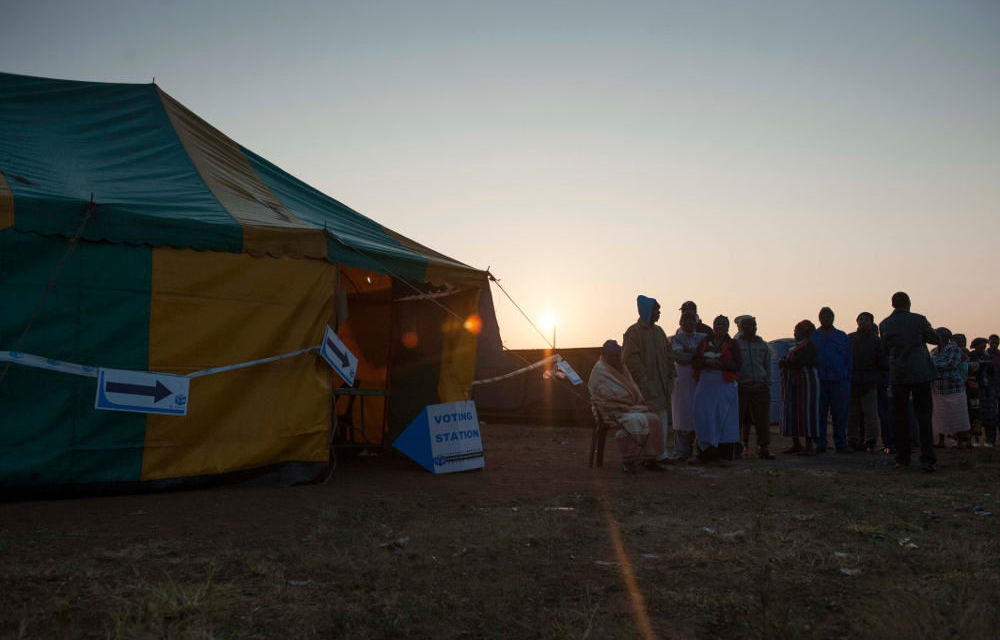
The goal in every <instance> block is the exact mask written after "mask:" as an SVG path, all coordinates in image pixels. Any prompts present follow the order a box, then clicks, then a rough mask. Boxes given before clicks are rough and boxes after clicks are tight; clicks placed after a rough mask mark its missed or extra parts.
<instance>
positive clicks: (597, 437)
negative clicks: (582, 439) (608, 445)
mask: <svg viewBox="0 0 1000 640" xmlns="http://www.w3.org/2000/svg"><path fill="white" fill-rule="evenodd" d="M590 411H591V413H593V415H594V429H593V431H591V434H590V467H591V468H593V466H594V463H595V462H596V463H597V466H598V467H603V466H604V443H605V441H606V440H607V436H608V431H610V430H617V429H618V425H617V424H616V423H615V422H614V421H609V420H607V419H605V417H604V416H603V415H602V414H601V412H600V410H598V408H597V407H596V406H594V405H590Z"/></svg>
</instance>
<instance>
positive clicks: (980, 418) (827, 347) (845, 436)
mask: <svg viewBox="0 0 1000 640" xmlns="http://www.w3.org/2000/svg"><path fill="white" fill-rule="evenodd" d="M891 303H892V309H893V310H892V313H891V314H890V315H889V316H887V317H886V318H885V319H883V320H882V322H881V323H880V324H878V325H876V324H875V316H874V315H873V314H872V313H870V312H867V311H866V312H862V313H860V314H858V316H857V318H856V323H857V330H856V331H853V332H852V333H850V334H847V333H845V332H844V331H842V330H840V329H838V328H837V327H836V326H835V325H834V321H835V315H834V312H833V310H832V309H830V308H829V307H823V308H822V309H820V311H819V316H818V320H819V327H816V326H815V325H814V324H813V323H812V322H811V321H809V320H802V321H800V322H798V323H797V324H796V325H795V327H794V330H793V335H794V344H793V345H791V346H790V348H789V349H788V351H787V353H785V354H784V356H783V357H782V358H781V359H780V360H778V362H777V365H778V371H779V376H780V394H781V397H780V408H781V409H780V420H779V430H780V433H781V435H782V436H785V437H787V438H790V439H791V446H790V447H788V448H787V449H785V450H784V452H783V453H784V454H788V455H804V456H810V455H820V454H823V453H825V452H826V451H827V449H828V447H829V446H830V441H829V440H828V431H829V430H830V427H832V446H833V450H834V451H835V452H836V453H838V454H849V453H854V452H862V451H867V452H875V451H882V452H884V453H887V454H891V455H893V456H894V465H895V466H896V467H897V468H901V467H906V466H909V465H910V463H911V456H912V451H913V448H914V446H918V447H919V452H920V453H919V462H920V465H921V467H922V468H923V469H924V470H925V471H934V470H935V468H936V467H935V465H936V464H937V456H936V454H935V451H934V450H935V448H940V447H945V446H948V443H949V441H954V443H955V444H954V446H957V447H973V446H986V447H993V446H995V445H996V438H997V424H998V422H1000V407H998V402H997V399H998V396H1000V352H998V346H1000V338H998V336H996V335H991V336H990V337H989V339H986V338H976V339H974V340H973V341H972V343H971V350H970V349H967V348H966V338H965V336H964V335H962V334H953V333H952V332H951V331H950V330H949V329H947V328H945V327H939V328H937V329H934V328H932V327H931V324H930V323H929V322H928V320H927V318H926V317H924V316H923V315H920V314H918V313H914V312H912V311H911V310H910V298H909V296H908V295H907V294H906V293H904V292H897V293H896V294H894V295H893V296H892V300H891ZM637 308H638V312H639V318H638V320H637V321H636V323H635V324H633V325H632V326H630V327H629V328H628V329H627V330H626V331H625V334H624V337H623V341H622V344H621V345H619V344H618V343H617V342H616V341H615V340H608V341H607V342H605V344H604V346H603V347H602V350H601V360H600V361H599V362H598V363H597V365H596V366H595V367H594V369H593V371H592V372H591V376H590V382H589V385H588V386H589V388H590V393H591V399H592V402H593V404H594V406H595V408H596V409H597V410H598V411H599V412H600V414H601V415H603V416H604V419H606V420H610V421H613V422H614V423H615V424H616V425H617V426H618V427H619V429H618V430H617V432H616V434H615V437H616V440H617V442H618V444H619V448H620V449H621V451H622V455H623V460H624V463H625V467H626V469H630V470H631V469H635V468H638V467H639V466H646V467H649V468H662V467H663V465H666V464H671V463H677V462H685V461H688V460H690V459H692V458H697V460H698V461H700V462H713V463H716V464H720V465H726V464H728V463H729V461H731V460H734V459H738V458H741V457H749V456H750V453H751V449H750V444H751V430H752V432H753V435H754V437H755V447H754V450H755V453H756V457H757V458H759V459H763V460H772V459H774V455H773V453H772V452H771V431H770V405H771V393H772V392H771V389H772V359H773V357H774V352H773V349H772V347H771V345H769V344H768V343H767V342H766V341H765V340H764V339H763V338H762V337H760V336H759V335H757V321H756V318H754V317H753V316H749V315H743V316H738V317H737V318H736V319H735V323H736V333H735V335H733V336H730V323H729V319H728V318H727V317H726V316H722V315H720V316H717V317H716V318H715V319H714V321H713V322H712V326H710V327H709V326H708V325H705V324H703V323H702V322H701V319H700V318H699V316H698V307H697V305H696V304H695V303H694V302H693V301H688V302H685V303H684V304H683V305H681V307H680V318H679V322H678V328H677V330H676V331H675V332H674V334H673V335H672V336H669V337H668V336H667V333H666V332H665V331H664V330H663V328H662V327H661V326H660V325H659V319H660V314H661V307H660V304H659V303H658V302H657V301H656V299H655V298H651V297H647V296H641V295H640V296H638V298H637ZM928 345H931V346H933V349H932V350H928ZM751 428H752V429H751ZM880 439H881V447H880V446H879V440H880Z"/></svg>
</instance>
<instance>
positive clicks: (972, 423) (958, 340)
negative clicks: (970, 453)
mask: <svg viewBox="0 0 1000 640" xmlns="http://www.w3.org/2000/svg"><path fill="white" fill-rule="evenodd" d="M951 340H952V342H954V343H955V345H956V346H957V347H958V350H959V351H961V352H962V388H964V389H965V406H966V409H967V410H968V412H969V446H972V441H973V439H977V440H978V437H979V434H978V433H977V431H976V428H977V423H976V408H977V407H978V406H979V396H978V395H977V394H976V390H974V389H973V388H972V386H973V385H974V384H975V383H974V380H973V379H974V378H975V376H976V372H975V371H974V370H973V366H972V360H971V356H972V352H971V351H969V350H968V349H967V348H966V347H967V346H968V344H969V340H968V338H966V337H965V334H964V333H955V334H952V336H951ZM932 422H933V420H932Z"/></svg>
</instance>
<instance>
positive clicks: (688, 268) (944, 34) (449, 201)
mask: <svg viewBox="0 0 1000 640" xmlns="http://www.w3.org/2000/svg"><path fill="white" fill-rule="evenodd" d="M0 70H2V71H7V72H12V73H22V74H30V75H41V76H48V77H56V78H67V79H76V80H93V81H107V82H137V83H145V82H150V81H152V79H153V77H154V76H155V78H156V82H157V84H158V85H160V87H161V88H162V89H163V90H164V91H166V92H167V93H169V94H170V95H172V96H173V97H174V98H176V99H178V100H179V101H181V102H182V103H184V104H185V105H186V106H187V107H188V108H190V109H192V110H193V111H195V112H196V113H198V114H199V115H200V116H201V117H203V118H205V119H206V120H208V121H209V122H210V123H212V124H213V125H215V126H216V127H218V128H219V129H221V130H222V131H223V132H225V133H226V134H227V135H229V136H230V137H232V138H233V139H235V140H236V141H237V142H239V143H240V144H242V145H243V146H245V147H247V148H249V149H251V150H253V151H254V152H256V153H258V154H260V155H262V156H264V157H266V158H267V159H269V160H270V161H272V162H274V163H275V164H277V165H279V166H280V167H281V168H283V169H285V170H286V171H289V172H291V173H293V174H295V175H296V176H297V177H299V178H301V179H303V180H305V181H306V182H308V183H310V184H312V185H313V186H315V187H317V188H318V189H320V190H322V191H324V192H325V193H327V194H329V195H331V196H333V197H335V198H337V199H338V200H340V201H342V202H344V203H345V204H347V205H349V206H351V207H353V208H355V209H357V210H358V211H360V212H362V213H364V214H365V215H367V216H369V217H371V218H374V219H375V220H377V221H379V222H380V223H382V224H384V225H386V226H388V227H390V228H392V229H395V230H397V231H399V232H401V233H403V234H404V235H407V236H409V237H411V238H413V239H415V240H417V241H419V242H422V243H424V244H427V245H430V246H431V247H433V248H435V249H437V250H439V251H441V252H443V253H446V254H448V255H451V256H453V257H455V258H457V259H459V260H462V261H463V262H466V263H468V264H470V265H473V266H476V267H480V268H484V269H485V268H486V267H489V268H490V270H491V271H492V272H493V273H494V274H495V275H496V276H497V277H498V278H501V279H502V284H503V285H504V287H505V288H506V289H507V290H508V291H509V292H510V293H511V294H512V295H513V296H514V297H515V299H516V300H517V301H518V302H519V303H520V304H521V306H522V307H523V308H524V309H525V310H526V311H527V312H528V313H529V314H530V315H532V316H533V318H534V319H536V320H540V319H541V318H542V316H543V315H545V314H546V313H550V314H553V315H554V316H555V318H556V322H557V324H558V344H559V345H560V346H563V347H577V346H594V345H599V344H600V343H601V342H603V341H604V340H605V339H607V338H617V339H619V340H620V339H621V334H622V332H623V331H624V330H625V328H626V327H627V326H628V325H629V324H630V323H632V322H634V320H635V317H636V311H635V296H636V294H639V293H642V294H645V295H648V296H652V297H656V298H657V299H659V300H660V301H661V303H662V305H663V308H664V318H663V321H662V323H663V325H664V326H665V327H666V328H667V329H668V331H670V332H672V331H673V329H674V327H675V326H676V316H677V312H676V309H677V308H678V307H679V306H680V303H681V302H683V301H684V300H688V299H693V300H695V301H697V302H698V305H699V311H700V312H701V315H702V317H703V319H704V320H706V321H707V322H709V323H710V322H711V319H712V317H714V316H715V315H716V314H719V313H724V314H726V315H728V316H729V317H730V318H733V317H734V316H736V315H739V314H743V313H749V314H753V315H756V316H757V318H758V323H759V326H760V333H761V335H763V336H764V337H765V338H768V339H772V338H778V337H785V336H790V335H791V329H792V326H793V325H794V324H795V322H797V321H798V320H801V319H802V318H806V317H808V318H811V319H813V320H814V321H815V318H816V312H817V311H818V309H819V308H820V307H821V306H823V305H829V306H831V307H833V309H834V310H835V311H836V312H837V325H838V326H840V327H841V328H844V329H846V330H851V328H852V327H853V326H854V317H855V316H856V315H857V313H858V312H860V311H863V310H867V311H872V312H873V313H874V314H875V316H876V318H877V319H881V318H882V317H884V316H885V315H886V314H887V313H888V312H889V310H890V308H889V297H890V296H891V294H892V293H893V292H894V291H896V290H900V289H902V290H905V291H908V292H909V293H910V296H911V297H912V299H913V303H914V310H915V311H919V312H922V313H925V314H926V315H927V316H928V318H929V319H930V320H931V322H932V323H933V324H935V325H945V326H948V327H950V328H951V329H952V330H953V331H961V332H964V333H966V334H967V335H968V336H969V338H970V339H971V338H972V337H975V336H977V335H986V334H989V333H1000V282H998V278H1000V233H998V232H1000V2H996V1H995V0H981V1H971V0H970V1H966V0H954V1H952V2H940V1H933V2H920V1H917V0H906V1H890V0H881V1H878V2H873V1H868V2H835V3H830V2H808V1H802V0H795V1H791V0H790V1H787V2H780V1H773V2H768V1H765V0H761V1H758V2H712V1H710V0H709V1H705V0H701V1H691V2H538V1H532V2H511V1H509V2H495V3H476V2H437V1H427V2H405V1H400V2H378V1H371V0H369V1H364V2H332V1H329V0H325V1H309V2H304V1H294V0H290V1H287V2H284V3H276V2H258V1H256V0H253V1H250V0H243V1H241V2H212V1H204V0H202V1H199V2H193V1H192V2H185V1H182V0H176V1H161V2H154V1H145V2H140V1H131V0H122V1H118V2H102V1H94V0H88V1H87V2H75V1H68V0H67V1H62V2H55V1H46V0H35V1H33V2H23V1H17V2H14V1H11V0H0ZM494 298H495V300H496V305H497V311H498V314H499V318H500V329H501V334H502V336H503V338H504V341H505V343H506V344H507V346H510V347H540V346H542V345H543V343H542V339H541V338H540V337H539V336H538V335H537V334H535V333H534V332H533V330H532V329H531V328H530V327H529V326H528V325H527V323H526V322H524V320H523V319H521V318H520V317H519V315H518V314H517V312H516V311H514V309H513V308H512V307H511V306H510V305H509V304H508V303H507V302H506V300H504V299H503V297H502V295H501V294H499V292H498V291H497V290H496V289H494Z"/></svg>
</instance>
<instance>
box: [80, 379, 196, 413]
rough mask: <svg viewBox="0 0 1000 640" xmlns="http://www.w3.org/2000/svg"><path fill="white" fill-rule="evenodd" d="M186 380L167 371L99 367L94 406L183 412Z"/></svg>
mask: <svg viewBox="0 0 1000 640" xmlns="http://www.w3.org/2000/svg"><path fill="white" fill-rule="evenodd" d="M190 382H191V381H190V380H189V379H188V378H186V377H184V376H174V375H170V374H169V373H152V372H147V371H128V370H126V369H99V370H98V372H97V398H96V399H95V400H94V408H96V409H106V410H108V411H134V412H137V413H165V414H167V415H171V416H186V415H187V407H188V388H189V385H190Z"/></svg>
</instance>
